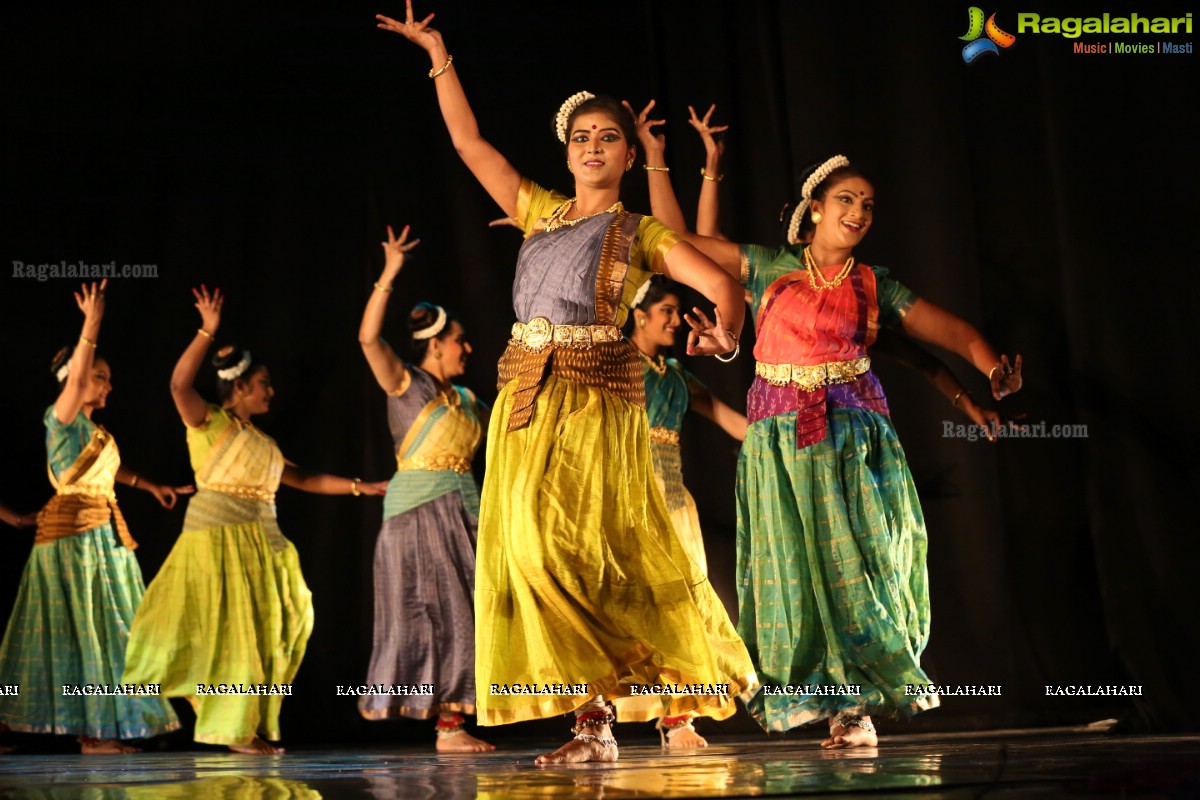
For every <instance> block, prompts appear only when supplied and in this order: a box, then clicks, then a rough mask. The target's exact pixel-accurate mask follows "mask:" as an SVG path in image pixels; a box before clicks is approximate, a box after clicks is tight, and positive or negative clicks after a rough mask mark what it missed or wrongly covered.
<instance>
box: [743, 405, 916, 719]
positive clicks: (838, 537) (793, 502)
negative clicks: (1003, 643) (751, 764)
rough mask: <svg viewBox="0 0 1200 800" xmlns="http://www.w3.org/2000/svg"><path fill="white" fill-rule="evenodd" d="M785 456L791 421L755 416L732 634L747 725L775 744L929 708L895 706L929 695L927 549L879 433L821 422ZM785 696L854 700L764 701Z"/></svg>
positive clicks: (881, 420) (904, 482) (844, 418)
mask: <svg viewBox="0 0 1200 800" xmlns="http://www.w3.org/2000/svg"><path fill="white" fill-rule="evenodd" d="M795 443H796V414H795V412H792V413H788V414H780V415H777V416H773V417H767V418H766V419H762V420H759V421H757V422H754V423H752V424H751V425H750V427H749V431H748V432H747V436H746V441H745V444H744V445H743V447H742V453H741V456H740V457H739V459H738V485H737V501H738V531H737V552H738V575H739V586H738V606H739V613H740V616H739V622H738V633H739V634H740V635H741V637H742V639H743V640H744V641H745V642H746V646H747V647H748V648H749V650H750V654H751V657H752V658H753V660H754V662H755V664H756V665H757V666H758V669H759V679H760V680H761V681H762V683H763V686H764V690H762V691H760V692H759V693H758V694H756V695H755V696H754V697H753V698H752V699H751V701H750V703H749V704H748V710H749V711H750V714H751V715H752V716H753V717H754V718H755V719H756V720H758V722H759V723H760V724H761V725H762V726H763V727H764V728H765V729H766V730H769V731H785V730H788V729H790V728H794V727H796V726H798V725H802V724H804V723H806V722H812V721H814V720H818V719H824V718H827V717H830V716H834V715H835V714H837V713H838V712H840V711H853V712H856V713H885V714H891V715H897V714H899V715H910V714H914V713H916V712H918V711H921V710H925V709H928V708H932V707H934V706H936V705H937V704H938V700H937V697H936V696H929V697H913V696H906V695H905V694H904V692H905V686H906V684H928V683H930V680H929V678H928V676H926V674H925V673H924V672H923V671H922V669H921V666H920V656H921V652H922V651H923V650H924V649H925V645H926V643H927V642H928V639H929V586H928V577H927V573H926V569H925V552H926V546H927V538H926V533H925V523H924V519H923V516H922V513H921V506H920V504H919V502H918V500H917V492H916V488H915V487H914V486H913V482H912V476H911V475H910V473H909V471H908V466H907V464H906V462H905V459H904V452H903V450H902V449H901V447H900V442H899V440H898V439H897V438H896V433H895V430H894V428H893V427H892V423H891V421H890V420H889V419H888V418H887V417H886V416H883V415H881V414H877V413H875V412H873V411H867V410H864V409H858V408H838V409H833V410H831V411H830V413H829V426H828V434H827V435H826V437H825V439H824V440H823V441H821V442H819V443H817V444H815V445H812V446H809V447H806V448H803V449H797V448H796V444H795ZM751 521H752V524H751ZM752 528H753V531H752ZM789 685H790V686H814V685H824V686H831V687H832V686H845V685H858V686H861V696H854V695H844V694H843V695H826V694H812V695H804V694H784V693H771V690H772V689H773V688H774V687H787V686H789Z"/></svg>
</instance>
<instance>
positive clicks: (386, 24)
mask: <svg viewBox="0 0 1200 800" xmlns="http://www.w3.org/2000/svg"><path fill="white" fill-rule="evenodd" d="M404 9H405V18H404V22H400V21H399V20H394V19H392V18H391V17H385V16H384V15H383V14H376V15H375V19H377V20H379V24H378V25H377V26H376V27H378V28H382V29H383V30H385V31H391V32H392V33H398V34H400V35H401V36H403V37H404V38H405V39H408V40H409V41H410V42H412V43H413V44H415V45H417V46H418V47H420V48H421V49H422V50H424V51H425V52H427V53H429V54H430V55H433V54H434V53H437V52H441V51H444V50H445V44H444V43H443V42H442V34H441V33H439V32H438V31H435V30H434V29H433V28H431V27H429V22H430V20H432V19H433V14H430V15H429V16H428V17H426V18H425V19H423V20H421V21H420V22H416V21H415V20H414V19H413V7H412V0H405V3H404ZM439 66H440V65H439Z"/></svg>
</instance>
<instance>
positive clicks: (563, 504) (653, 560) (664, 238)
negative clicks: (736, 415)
mask: <svg viewBox="0 0 1200 800" xmlns="http://www.w3.org/2000/svg"><path fill="white" fill-rule="evenodd" d="M406 5H407V12H408V16H407V20H406V21H405V22H399V21H396V20H392V19H389V18H387V17H383V16H380V17H378V19H379V20H380V27H381V28H384V29H386V30H391V31H395V32H397V33H400V34H402V35H403V36H405V37H406V38H407V39H409V40H410V41H412V42H413V43H415V44H417V45H419V46H420V47H422V48H423V49H424V50H426V52H427V53H428V54H429V57H430V61H431V63H432V64H433V69H431V70H430V72H429V75H430V77H431V78H434V79H435V86H436V89H437V94H438V102H439V104H440V106H441V110H442V116H443V118H444V119H445V122H446V126H447V128H448V129H449V131H450V135H451V138H452V139H453V141H454V146H455V148H456V149H457V151H458V153H459V154H460V156H461V157H462V158H463V160H464V161H465V162H466V164H467V166H468V168H470V170H471V171H472V173H474V175H475V177H476V178H477V179H478V180H479V181H480V183H482V184H483V187H484V188H485V189H486V190H487V191H488V193H489V194H491V196H492V198H493V199H494V200H495V201H496V202H497V203H498V204H499V206H500V207H501V209H503V211H504V213H505V214H506V215H507V216H510V217H514V218H515V219H517V220H518V221H519V222H520V223H521V227H522V229H523V230H524V231H525V234H526V237H527V238H526V241H525V244H524V245H523V246H522V248H521V254H520V256H519V259H518V264H517V275H516V282H515V285H514V288H513V297H514V301H515V306H516V312H517V318H518V320H520V321H519V322H517V323H516V324H515V325H514V326H513V331H512V339H511V341H510V342H509V346H508V349H507V350H506V351H505V354H504V357H503V358H502V359H501V361H500V366H499V372H500V380H499V384H500V386H501V387H502V389H501V392H500V395H499V398H498V399H497V402H496V409H495V411H496V413H495V414H494V415H493V417H492V419H491V426H490V431H489V436H488V445H487V446H488V451H487V464H488V469H487V475H486V477H485V479H484V490H483V498H482V513H481V517H480V525H479V554H478V559H479V561H478V563H479V569H478V572H477V573H476V594H475V606H476V614H475V618H476V620H477V625H476V655H475V659H476V661H475V664H476V682H477V685H479V686H486V687H488V690H487V692H481V693H480V696H479V704H478V707H479V720H480V722H481V723H482V724H484V725H495V724H501V723H507V722H517V721H520V720H526V719H538V718H543V717H548V716H553V715H556V714H561V713H564V712H567V711H572V710H574V711H575V712H576V726H575V732H576V734H577V737H576V738H575V739H574V740H572V741H570V742H568V743H567V744H566V745H564V746H563V747H561V748H559V750H557V751H555V752H554V753H553V754H550V755H547V756H541V757H540V758H539V759H538V763H541V764H545V763H552V762H561V761H613V760H615V759H616V757H617V748H616V742H615V740H613V738H612V734H611V729H610V724H611V722H612V716H611V715H610V714H609V712H608V710H607V707H606V706H605V705H604V704H603V696H604V695H609V696H620V695H628V694H631V693H632V692H633V691H634V689H631V685H634V684H647V685H657V684H660V683H662V682H675V683H689V684H693V683H694V684H702V685H708V686H712V687H714V688H715V687H716V686H717V685H718V684H719V685H722V686H724V687H725V688H727V689H728V694H726V695H721V694H714V695H712V696H704V695H700V694H692V695H678V696H675V697H672V698H670V699H669V703H667V702H664V703H663V704H662V705H669V706H670V708H669V712H670V713H672V714H681V713H684V712H686V711H692V710H697V709H708V713H709V714H710V715H712V716H718V717H727V716H729V715H730V714H732V713H733V711H734V704H733V698H732V696H731V695H737V694H741V693H743V692H744V691H746V689H747V688H749V687H751V686H753V685H755V684H756V682H757V681H756V677H755V676H754V674H753V668H752V667H751V665H750V663H749V660H748V658H747V657H746V652H745V647H744V645H743V644H742V643H741V641H740V640H738V638H737V636H736V635H735V634H734V631H733V627H732V625H731V624H730V623H729V619H728V616H727V615H726V614H725V612H724V609H723V608H722V607H721V604H720V600H719V599H718V598H717V596H716V593H715V592H713V590H712V587H711V586H710V585H709V584H708V581H707V579H706V578H704V576H703V574H702V573H701V571H700V569H699V566H698V565H697V564H696V563H695V562H694V561H693V560H692V559H691V558H689V557H688V556H687V554H686V551H685V550H684V549H683V546H682V544H681V543H680V540H679V538H678V537H677V536H676V535H675V533H674V531H673V530H672V527H671V523H670V519H669V517H668V515H667V510H666V508H665V506H664V504H663V502H662V500H661V498H660V497H659V493H658V492H657V491H655V490H654V488H653V484H652V481H653V477H652V473H651V468H650V456H649V442H648V430H649V429H648V426H647V424H646V415H645V411H644V408H643V403H644V396H645V387H644V386H643V384H642V382H641V380H640V369H639V360H638V357H637V354H636V352H635V351H634V348H633V345H631V344H630V343H629V342H627V341H624V340H622V339H621V337H620V332H619V328H618V327H617V326H619V325H620V324H621V323H622V322H623V321H624V318H625V315H626V313H627V309H628V306H629V300H630V299H631V298H632V296H633V294H634V292H635V290H636V288H637V287H638V286H640V285H641V283H642V282H644V281H645V280H646V279H647V278H648V277H649V272H650V271H660V272H664V273H666V274H668V275H669V276H672V277H674V278H676V279H677V280H680V281H682V282H684V283H686V284H688V285H690V286H692V287H693V288H695V289H697V291H699V292H700V293H701V294H703V295H704V296H705V297H707V298H709V299H710V300H712V301H713V302H715V303H716V305H717V307H718V310H717V319H716V326H715V327H706V326H701V327H704V330H702V331H701V330H696V329H693V332H692V333H691V334H690V336H689V350H690V351H691V352H694V353H697V354H710V353H713V354H715V353H728V352H736V351H735V345H736V337H737V333H738V331H739V330H740V328H741V320H742V314H743V305H742V303H741V292H740V290H739V289H738V287H737V285H736V283H734V282H733V281H732V280H730V279H729V277H728V276H727V275H725V274H724V273H722V272H721V270H719V269H717V268H716V267H715V266H714V265H713V264H712V263H711V262H709V261H708V260H707V259H705V258H703V257H701V256H700V255H699V253H697V252H696V251H695V249H694V248H692V247H690V246H687V245H683V244H681V243H679V241H678V238H677V237H676V236H675V234H674V233H672V232H671V231H669V230H668V229H666V228H665V227H663V226H662V225H660V224H659V223H658V222H657V221H655V220H653V219H652V218H648V217H641V216H638V215H633V214H629V213H628V212H626V211H625V210H624V208H623V207H622V206H621V204H620V202H619V201H618V196H619V192H620V183H621V177H622V175H623V174H624V172H625V171H626V170H627V169H629V168H630V167H631V166H632V164H633V159H634V157H635V155H636V146H635V145H634V136H635V135H636V133H635V130H634V125H633V119H632V117H631V116H629V115H628V114H627V112H626V111H625V110H624V109H623V108H622V107H621V106H620V105H618V104H617V103H616V102H614V101H611V100H607V99H604V98H593V97H590V95H587V94H586V93H580V94H578V95H575V96H574V97H572V98H571V100H569V101H568V103H566V104H564V107H563V108H562V109H560V112H559V116H558V119H557V121H556V128H557V132H558V134H559V140H560V141H561V142H563V144H564V145H567V147H566V157H567V164H568V168H569V169H570V170H571V172H572V173H573V174H574V175H575V190H576V197H574V198H571V199H567V198H566V197H564V196H562V195H559V194H556V193H554V192H550V191H547V190H546V189H543V188H542V187H540V186H538V185H537V184H535V183H533V182H532V181H529V180H525V179H523V178H522V177H521V175H520V174H518V173H517V171H516V170H515V169H514V168H513V167H512V165H511V164H510V163H509V162H508V161H507V160H506V159H505V158H504V157H503V156H502V155H501V154H500V153H499V152H497V151H496V150H495V148H493V147H492V146H491V144H489V143H488V142H487V141H486V140H485V139H484V138H483V137H482V136H481V135H480V133H479V128H478V125H477V124H476V122H475V117H474V114H473V113H472V112H471V108H470V106H469V104H468V103H467V99H466V95H465V94H464V93H463V88H462V85H461V84H460V83H459V81H458V75H457V72H456V69H455V67H454V65H453V63H452V60H451V58H450V56H449V54H448V53H447V50H446V48H445V46H444V44H443V43H442V37H441V35H440V34H439V33H438V32H437V31H435V30H433V29H431V28H430V27H429V21H430V18H426V19H425V20H423V21H421V22H415V21H414V20H413V14H412V3H411V0H410V1H409V2H407V3H406ZM568 142H569V144H568ZM726 321H727V322H728V325H726V324H725V323H726ZM696 324H697V325H698V326H699V325H700V323H696ZM727 327H728V330H726V328H727ZM556 685H557V688H556ZM514 687H515V691H513V689H514ZM529 688H534V689H537V690H538V691H537V692H536V693H530V692H527V691H526V689H529ZM543 689H545V691H542V690H543ZM666 699H667V698H664V700H666ZM653 716H657V714H652V715H649V716H647V717H646V719H650V718H653Z"/></svg>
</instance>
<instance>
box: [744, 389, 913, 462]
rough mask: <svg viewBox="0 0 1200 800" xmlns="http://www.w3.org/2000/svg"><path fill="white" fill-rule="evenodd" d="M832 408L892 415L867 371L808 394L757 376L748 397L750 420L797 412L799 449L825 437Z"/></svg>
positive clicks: (747, 409) (797, 441) (797, 442)
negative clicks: (853, 378) (828, 414)
mask: <svg viewBox="0 0 1200 800" xmlns="http://www.w3.org/2000/svg"><path fill="white" fill-rule="evenodd" d="M830 408H862V409H866V410H867V411H874V412H876V413H878V414H883V415H884V416H885V417H886V416H890V414H889V413H888V406H887V397H885V396H884V394H883V387H882V386H880V385H879V379H878V378H876V377H875V373H874V372H870V371H868V372H865V373H863V374H862V375H860V376H859V377H858V379H857V380H854V381H851V382H849V383H835V384H833V385H832V386H822V387H820V388H818V389H816V390H815V391H811V392H806V391H803V390H802V389H800V388H799V387H798V386H796V385H795V384H789V385H787V386H772V385H771V384H769V383H767V382H766V381H765V380H763V379H762V378H761V377H760V376H757V375H756V376H755V377H754V383H752V384H751V385H750V392H749V394H747V396H746V421H747V422H750V423H754V422H758V421H759V420H760V419H766V418H767V417H774V416H777V415H779V414H787V413H790V412H792V411H795V412H796V448H797V449H800V450H802V449H804V448H805V447H808V446H810V445H814V444H816V443H817V442H819V441H822V440H823V439H824V438H825V428H826V416H827V413H828V409H830Z"/></svg>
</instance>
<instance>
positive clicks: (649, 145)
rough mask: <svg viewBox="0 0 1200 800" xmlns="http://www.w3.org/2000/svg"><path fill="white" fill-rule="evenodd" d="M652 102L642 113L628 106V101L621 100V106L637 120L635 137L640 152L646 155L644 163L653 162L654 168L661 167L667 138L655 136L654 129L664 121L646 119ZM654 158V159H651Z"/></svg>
mask: <svg viewBox="0 0 1200 800" xmlns="http://www.w3.org/2000/svg"><path fill="white" fill-rule="evenodd" d="M654 102H655V101H653V100H651V101H650V102H649V103H647V104H646V107H645V108H643V109H642V113H640V114H639V113H637V112H636V111H634V110H633V106H631V105H629V101H628V100H622V101H621V105H623V106H625V107H626V108H628V109H629V113H630V114H633V116H634V118H635V119H636V120H637V137H638V141H639V142H640V143H641V145H642V150H643V151H645V153H646V163H647V164H650V163H651V162H654V166H661V162H662V160H663V159H662V156H663V153H665V152H666V149H667V137H666V136H664V135H663V134H661V133H659V134H656V133H655V132H654V129H655V128H657V127H658V126H659V125H662V124H663V123H665V122H666V120H665V119H648V117H649V116H650V110H651V109H652V108H654ZM651 156H655V158H653V159H652V158H651Z"/></svg>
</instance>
